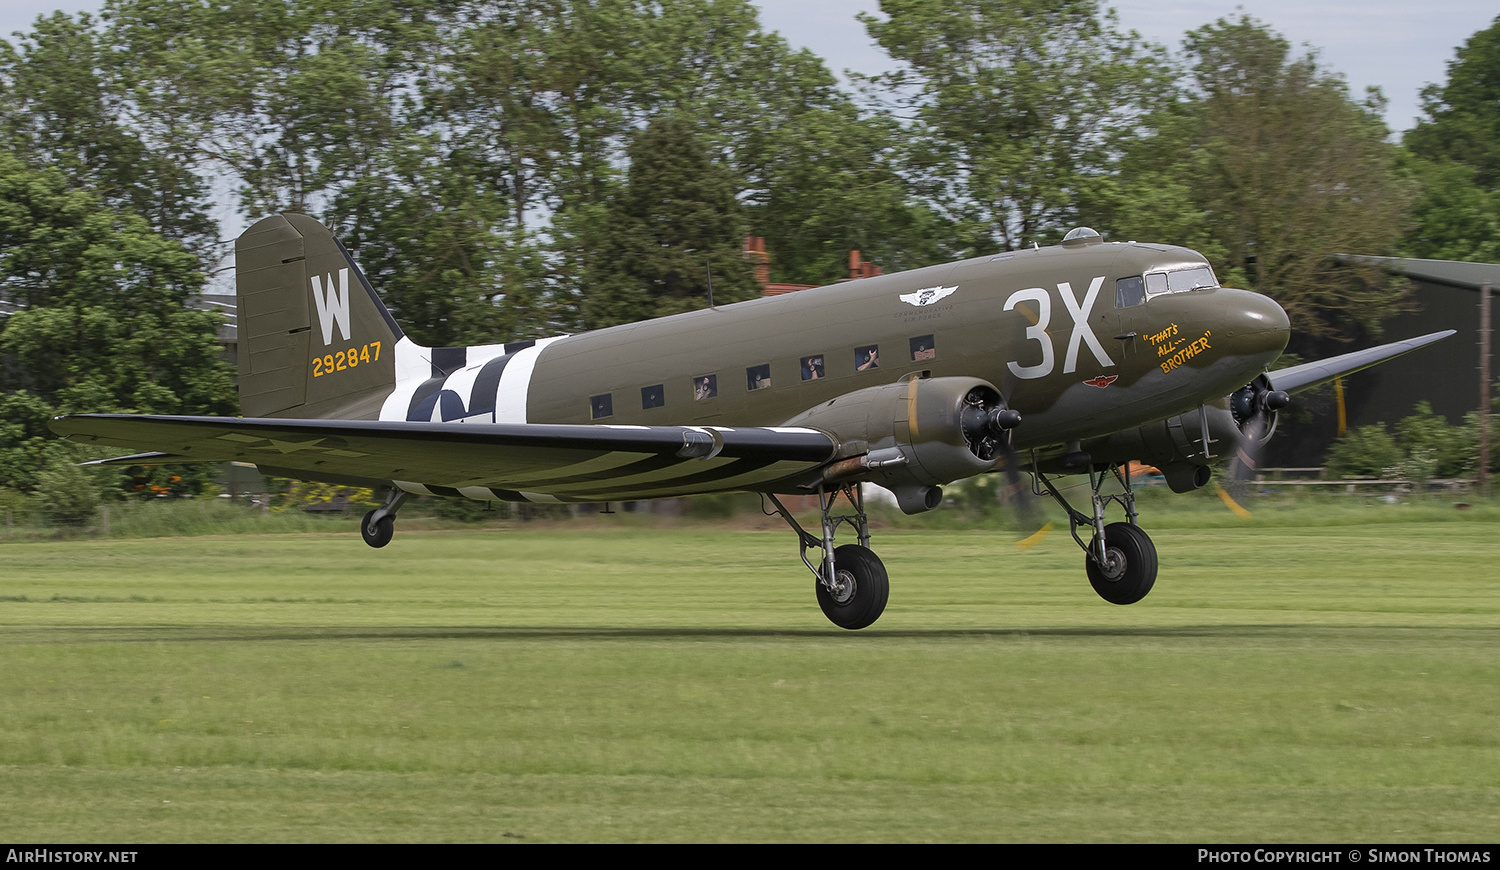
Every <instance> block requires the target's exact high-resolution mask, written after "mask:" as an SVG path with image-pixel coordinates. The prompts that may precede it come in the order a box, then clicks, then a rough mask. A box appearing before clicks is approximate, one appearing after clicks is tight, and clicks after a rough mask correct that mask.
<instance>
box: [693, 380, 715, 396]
mask: <svg viewBox="0 0 1500 870" xmlns="http://www.w3.org/2000/svg"><path fill="white" fill-rule="evenodd" d="M718 394H719V376H718V375H703V376H702V377H697V378H693V400H694V401H697V402H701V401H703V400H704V399H712V398H713V397H714V396H717V395H718Z"/></svg>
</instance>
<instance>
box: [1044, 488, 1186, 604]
mask: <svg viewBox="0 0 1500 870" xmlns="http://www.w3.org/2000/svg"><path fill="white" fill-rule="evenodd" d="M1031 473H1032V477H1033V478H1034V479H1035V480H1036V481H1037V482H1039V483H1040V484H1041V485H1042V486H1044V487H1046V493H1044V492H1043V491H1042V490H1040V489H1038V488H1037V487H1036V486H1035V485H1033V486H1032V492H1033V493H1035V494H1036V495H1044V494H1051V496H1052V497H1053V498H1054V499H1056V500H1057V503H1058V504H1060V505H1062V506H1063V510H1066V511H1067V512H1068V526H1069V530H1070V531H1071V532H1072V533H1073V540H1075V541H1077V542H1078V546H1080V547H1082V548H1083V552H1084V553H1085V554H1086V558H1085V559H1084V568H1085V569H1087V571H1088V575H1089V584H1090V585H1092V586H1093V587H1094V591H1095V592H1097V593H1099V597H1100V598H1103V599H1104V600H1105V601H1108V602H1109V603H1110V604H1134V603H1136V602H1137V601H1140V600H1141V599H1142V598H1145V597H1146V593H1148V592H1150V591H1151V587H1152V585H1153V584H1155V583H1156V545H1155V544H1153V543H1151V539H1150V538H1149V537H1147V536H1146V533H1145V532H1143V531H1141V527H1140V526H1138V525H1136V512H1135V493H1134V491H1132V490H1131V488H1130V469H1129V467H1128V466H1127V467H1125V468H1123V469H1122V468H1121V466H1118V465H1111V466H1109V468H1108V469H1107V470H1105V471H1098V470H1096V469H1095V468H1094V467H1093V465H1092V464H1090V465H1089V467H1088V474H1089V490H1090V493H1091V498H1090V501H1091V503H1092V506H1093V516H1089V515H1087V514H1083V513H1080V512H1079V511H1077V510H1074V509H1073V506H1072V505H1070V504H1068V501H1067V499H1065V498H1063V495H1062V493H1060V492H1058V491H1057V487H1056V486H1053V484H1052V481H1050V480H1048V479H1047V477H1046V475H1044V474H1042V473H1041V472H1040V471H1038V470H1037V469H1036V466H1035V464H1033V465H1032V472H1031ZM1111 473H1113V475H1114V477H1115V479H1116V480H1118V481H1119V482H1120V485H1121V486H1122V487H1123V488H1124V492H1119V493H1101V492H1100V491H1099V489H1100V487H1102V486H1103V485H1104V482H1105V481H1106V480H1108V479H1109V475H1110V474H1111ZM1110 502H1117V503H1118V504H1119V505H1120V507H1121V508H1123V509H1124V511H1125V518H1126V522H1123V523H1110V524H1109V525H1105V524H1104V510H1105V508H1107V507H1109V503H1110ZM1080 527H1085V528H1088V529H1091V530H1092V531H1093V537H1092V538H1091V539H1090V540H1089V542H1088V543H1086V544H1085V543H1084V542H1083V538H1082V537H1080V536H1079V534H1078V530H1079V528H1080Z"/></svg>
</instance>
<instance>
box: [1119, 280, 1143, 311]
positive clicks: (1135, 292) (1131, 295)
mask: <svg viewBox="0 0 1500 870" xmlns="http://www.w3.org/2000/svg"><path fill="white" fill-rule="evenodd" d="M1145 301H1146V282H1145V281H1144V280H1143V279H1142V278H1141V277H1140V276H1139V275H1132V276H1131V277H1129V278H1121V279H1120V280H1118V281H1116V282H1115V307H1116V308H1134V307H1135V306H1137V305H1140V304H1141V303H1142V302H1145Z"/></svg>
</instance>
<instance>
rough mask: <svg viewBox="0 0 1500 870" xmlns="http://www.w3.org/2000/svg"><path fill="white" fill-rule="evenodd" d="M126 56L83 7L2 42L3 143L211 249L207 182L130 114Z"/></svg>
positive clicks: (200, 248)
mask: <svg viewBox="0 0 1500 870" xmlns="http://www.w3.org/2000/svg"><path fill="white" fill-rule="evenodd" d="M128 63H129V59H128V58H125V57H122V56H120V55H119V54H117V53H116V52H114V51H112V50H111V46H110V44H109V41H108V39H107V37H106V35H105V34H104V33H102V32H101V31H100V29H99V28H98V27H97V26H96V25H95V21H94V20H93V19H92V18H91V17H90V16H88V15H87V14H81V15H79V16H78V17H77V18H71V17H69V16H67V15H65V14H63V13H61V12H57V13H53V14H52V15H51V16H48V17H43V18H39V19H38V20H37V22H36V24H35V26H34V29H33V30H32V31H31V32H30V33H28V34H26V35H25V36H24V37H23V38H22V39H21V40H20V41H19V43H18V45H17V46H15V47H12V46H11V45H9V44H7V43H3V42H0V147H4V148H6V149H7V150H9V151H10V152H11V153H12V154H13V155H15V156H17V157H20V158H22V159H23V160H24V161H25V162H26V163H27V165H29V166H30V167H32V168H34V169H40V168H43V167H54V168H56V169H58V170H60V171H61V172H62V173H63V175H64V176H65V177H67V178H68V179H70V181H71V182H72V183H73V184H74V185H76V186H78V187H83V188H86V189H88V190H90V191H92V192H93V194H94V195H95V196H97V197H98V198H99V199H100V200H101V201H102V202H104V203H105V204H107V205H108V206H110V207H112V208H118V209H125V210H129V211H132V212H134V213H135V214H137V215H139V216H141V217H142V218H144V219H146V221H147V222H148V223H149V224H150V225H151V228H152V229H153V230H155V231H156V232H158V233H161V234H163V235H165V236H167V237H168V238H172V239H176V240H178V241H180V242H182V243H183V244H184V245H186V246H187V247H188V248H189V249H190V250H192V251H194V252H195V253H197V254H199V255H200V256H202V257H204V258H205V259H206V258H207V257H208V255H209V251H210V248H211V247H212V244H213V241H214V238H213V237H214V233H215V228H214V224H213V221H212V220H211V219H210V218H209V216H208V213H207V206H208V187H207V185H206V184H205V182H204V180H203V179H202V178H200V177H198V176H197V175H195V174H194V173H193V172H192V171H191V170H190V169H189V168H187V167H185V166H184V165H182V163H181V162H180V161H179V160H177V159H176V158H175V157H174V155H173V154H171V153H169V152H167V151H165V150H163V149H161V148H160V147H158V144H159V143H151V142H149V141H148V140H147V139H146V138H144V137H143V136H142V135H141V132H140V130H139V129H138V128H136V127H135V126H133V125H132V124H131V123H130V121H129V117H128V116H129V111H128V105H127V101H126V100H125V99H124V92H125V89H126V86H125V83H124V82H123V81H122V79H121V76H122V73H123V72H124V70H125V68H126V65H127V64H128Z"/></svg>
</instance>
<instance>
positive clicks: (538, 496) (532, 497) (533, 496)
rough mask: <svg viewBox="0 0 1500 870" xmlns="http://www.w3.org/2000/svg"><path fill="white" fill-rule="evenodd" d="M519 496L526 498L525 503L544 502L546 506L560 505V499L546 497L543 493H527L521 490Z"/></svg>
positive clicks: (553, 496) (551, 496)
mask: <svg viewBox="0 0 1500 870" xmlns="http://www.w3.org/2000/svg"><path fill="white" fill-rule="evenodd" d="M521 495H524V496H526V499H527V501H539V502H546V503H548V504H562V499H559V498H558V497H557V496H555V495H548V494H547V493H545V492H527V491H526V490H524V489H523V490H521Z"/></svg>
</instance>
